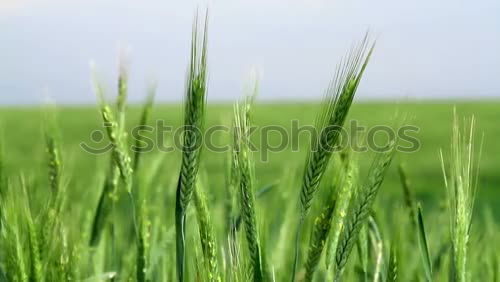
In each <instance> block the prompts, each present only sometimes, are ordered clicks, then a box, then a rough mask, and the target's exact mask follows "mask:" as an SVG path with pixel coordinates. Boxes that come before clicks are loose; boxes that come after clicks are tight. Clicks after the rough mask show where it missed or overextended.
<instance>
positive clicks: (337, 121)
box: [292, 35, 373, 282]
mask: <svg viewBox="0 0 500 282" xmlns="http://www.w3.org/2000/svg"><path fill="white" fill-rule="evenodd" d="M372 51H373V45H372V46H371V47H370V46H369V40H368V35H366V36H365V38H364V39H363V41H362V42H361V43H360V44H359V46H358V47H357V48H355V49H353V50H351V51H350V52H349V54H348V55H347V56H346V58H345V59H344V60H343V61H342V62H341V63H340V64H339V66H338V67H337V70H336V73H335V75H334V78H333V80H332V82H331V83H330V85H329V87H328V88H327V90H326V95H325V100H324V102H323V109H322V110H321V112H320V113H319V115H318V116H317V118H316V130H317V132H318V133H319V136H313V138H312V140H311V147H310V151H309V154H308V156H307V159H306V164H305V167H304V174H303V178H302V184H301V191H300V217H299V224H298V226H297V230H296V235H295V253H294V262H293V269H292V282H294V281H295V273H296V270H297V264H298V259H299V247H300V239H301V232H302V226H303V224H304V221H305V219H306V217H307V214H308V212H309V209H310V208H311V205H312V201H313V198H314V195H315V193H316V190H317V189H318V186H319V184H320V181H321V178H322V176H323V174H324V172H325V170H326V168H327V166H328V163H329V161H330V158H331V156H332V154H333V151H334V150H335V149H336V147H337V145H338V144H337V143H338V139H339V134H340V132H341V130H342V126H343V125H344V121H345V119H346V117H347V114H348V113H349V109H350V107H351V104H352V101H353V99H354V95H355V93H356V90H357V88H358V86H359V83H360V81H361V78H362V76H363V73H364V71H365V69H366V66H367V65H368V61H369V60H370V56H371V53H372Z"/></svg>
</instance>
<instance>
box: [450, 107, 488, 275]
mask: <svg viewBox="0 0 500 282" xmlns="http://www.w3.org/2000/svg"><path fill="white" fill-rule="evenodd" d="M453 114H454V119H453V131H452V139H451V156H450V168H449V174H448V175H447V173H446V170H445V161H444V157H443V153H442V152H441V154H440V156H441V164H442V169H443V175H444V179H445V186H446V189H447V191H448V206H449V210H450V226H451V238H452V240H451V243H452V247H453V248H452V259H453V268H454V281H458V282H463V281H466V280H467V275H468V273H467V272H468V270H467V269H468V267H467V256H468V243H469V235H470V228H471V223H472V212H473V209H474V199H475V195H476V190H477V181H478V173H479V165H478V163H477V160H476V155H475V152H474V150H475V142H474V130H475V128H474V127H475V119H474V117H471V118H470V121H468V122H469V125H468V127H467V128H461V126H462V125H461V123H460V121H459V119H458V115H457V113H456V109H454V111H453ZM481 147H482V144H481V146H480V148H481ZM480 156H481V149H480V150H479V157H478V159H480Z"/></svg>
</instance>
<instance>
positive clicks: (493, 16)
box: [0, 0, 500, 104]
mask: <svg viewBox="0 0 500 282" xmlns="http://www.w3.org/2000/svg"><path fill="white" fill-rule="evenodd" d="M207 3H208V6H209V8H210V27H209V32H210V38H209V41H210V43H209V70H210V82H209V96H208V97H209V98H208V99H209V101H220V100H225V101H231V100H235V99H237V98H238V97H239V96H240V94H241V92H242V88H243V85H244V84H245V81H246V80H248V77H249V73H250V72H251V70H252V69H256V70H257V71H258V72H259V73H260V77H261V83H260V85H261V89H260V94H259V99H262V100H283V99H294V100H303V99H318V98H320V97H321V96H322V94H323V90H324V88H325V87H326V86H327V84H328V81H329V79H330V77H331V76H332V74H333V71H334V68H335V65H336V63H337V62H338V61H339V59H340V58H341V56H342V55H343V54H344V53H345V52H346V50H347V49H348V48H349V46H350V45H351V44H352V43H353V42H354V41H356V40H358V39H360V38H362V36H363V34H364V32H365V31H366V30H367V29H370V30H371V31H372V32H373V34H374V35H375V36H376V37H378V44H377V47H376V50H375V54H374V57H373V60H372V62H371V64H370V66H369V68H368V70H367V72H366V76H365V79H364V81H363V82H362V85H361V87H360V89H359V92H358V98H359V99H374V98H384V99H387V98H396V99H423V98H438V99H445V98H474V97H496V98H500V83H499V78H500V51H499V50H500V1H498V0H477V1H458V0H450V1H449V0H440V1H435V0H412V1H401V0H394V1H389V0H370V1H358V0H350V1H332V0H329V1H327V0H324V1H314V0H308V1H306V0H304V1H297V0H281V1H280V0H252V1H250V0H248V1H208V2H207V1H175V2H174V1H167V0H71V1H70V0H0V104H26V103H30V104H31V103H40V102H44V101H46V100H47V99H50V100H53V101H55V102H56V103H92V102H94V101H95V97H94V95H93V93H92V91H91V87H90V71H89V62H90V61H94V62H95V64H96V66H97V69H98V72H99V74H100V76H101V78H102V80H104V81H105V82H106V84H107V89H108V90H109V92H112V91H114V86H115V80H114V79H115V76H116V68H117V61H118V55H119V53H120V49H125V50H128V54H129V55H128V57H129V61H130V66H131V68H130V75H131V82H130V84H131V86H130V88H131V93H130V96H131V99H132V100H134V101H139V100H141V99H142V98H143V97H144V93H145V90H146V88H147V84H148V81H150V80H152V79H156V80H158V84H159V88H158V98H159V100H162V101H179V100H180V99H181V98H182V95H183V87H184V77H185V70H186V66H187V62H188V54H189V41H190V36H191V33H190V32H191V24H192V19H193V15H194V12H195V9H196V7H197V6H199V7H200V8H201V10H204V7H206V6H207Z"/></svg>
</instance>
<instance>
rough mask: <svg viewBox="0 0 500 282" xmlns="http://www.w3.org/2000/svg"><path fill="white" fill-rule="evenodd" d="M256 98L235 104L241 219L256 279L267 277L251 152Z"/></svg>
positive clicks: (247, 98)
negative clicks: (259, 230) (265, 274)
mask: <svg viewBox="0 0 500 282" xmlns="http://www.w3.org/2000/svg"><path fill="white" fill-rule="evenodd" d="M251 104H252V97H246V99H245V101H244V102H243V103H241V104H239V105H238V104H237V105H235V107H234V120H235V136H236V140H237V142H236V144H235V145H236V148H235V151H236V155H237V158H236V167H237V169H238V171H239V195H240V207H241V218H242V220H243V224H244V226H245V237H246V241H247V246H248V250H249V253H250V267H251V269H252V271H251V273H252V276H253V280H254V281H263V280H264V279H265V277H264V273H263V266H262V257H261V256H262V253H261V246H260V241H259V232H258V230H257V216H256V210H255V195H254V185H253V184H254V163H253V160H252V156H251V151H250V143H249V142H250V140H249V137H250V126H251V124H250V108H251Z"/></svg>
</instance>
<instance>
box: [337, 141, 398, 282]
mask: <svg viewBox="0 0 500 282" xmlns="http://www.w3.org/2000/svg"><path fill="white" fill-rule="evenodd" d="M395 147H396V141H395V140H392V141H390V142H389V144H388V146H387V150H385V152H381V153H378V154H377V157H376V158H375V160H374V161H373V163H372V165H371V168H370V170H369V172H368V178H367V181H366V183H365V184H364V185H363V186H362V187H361V188H360V191H359V192H358V193H357V194H356V197H355V198H354V201H353V205H352V208H350V209H349V213H348V218H347V221H346V225H345V228H343V229H342V232H341V234H340V238H339V245H338V247H337V252H336V257H335V266H336V273H335V281H339V280H340V279H341V276H342V273H343V271H344V267H345V265H346V263H347V259H348V258H349V256H350V254H351V251H352V248H353V247H354V244H355V243H356V240H357V238H358V235H359V232H360V230H361V228H362V226H363V224H364V223H365V222H366V220H367V219H368V216H369V213H370V210H371V206H372V205H373V202H374V201H375V197H376V196H377V193H378V191H379V189H380V186H381V184H382V182H383V180H384V177H385V174H386V172H387V169H388V168H389V165H390V164H391V161H392V158H393V155H394V150H395Z"/></svg>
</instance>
